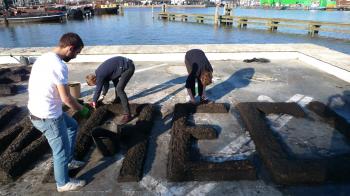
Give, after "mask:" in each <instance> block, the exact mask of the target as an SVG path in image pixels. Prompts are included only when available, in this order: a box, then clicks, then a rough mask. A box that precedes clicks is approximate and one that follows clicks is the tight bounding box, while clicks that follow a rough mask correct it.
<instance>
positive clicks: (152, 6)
mask: <svg viewBox="0 0 350 196" xmlns="http://www.w3.org/2000/svg"><path fill="white" fill-rule="evenodd" d="M152 18H154V10H153V4H152Z"/></svg>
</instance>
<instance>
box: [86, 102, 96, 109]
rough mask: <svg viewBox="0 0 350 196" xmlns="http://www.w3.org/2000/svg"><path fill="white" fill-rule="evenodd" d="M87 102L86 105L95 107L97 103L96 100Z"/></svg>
mask: <svg viewBox="0 0 350 196" xmlns="http://www.w3.org/2000/svg"><path fill="white" fill-rule="evenodd" d="M87 104H88V107H90V108H94V109H96V105H97V104H96V102H89V103H87Z"/></svg>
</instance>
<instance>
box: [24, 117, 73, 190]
mask: <svg viewBox="0 0 350 196" xmlns="http://www.w3.org/2000/svg"><path fill="white" fill-rule="evenodd" d="M31 121H32V123H33V125H34V127H35V128H37V129H38V130H39V131H41V132H42V133H43V134H44V135H45V137H46V139H47V141H48V142H49V145H50V147H51V150H52V155H53V166H54V174H55V180H56V183H57V186H63V185H65V184H66V183H68V182H69V176H68V163H69V162H70V161H71V160H72V158H73V153H74V147H75V139H76V136H77V129H78V123H77V122H76V121H75V120H74V119H73V118H71V117H69V116H68V115H67V114H66V113H63V114H62V115H61V116H60V117H58V118H56V119H43V120H33V119H31Z"/></svg>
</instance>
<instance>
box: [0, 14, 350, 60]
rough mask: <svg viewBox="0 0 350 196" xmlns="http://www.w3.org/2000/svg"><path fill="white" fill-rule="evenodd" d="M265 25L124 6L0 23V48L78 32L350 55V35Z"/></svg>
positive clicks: (95, 41)
mask: <svg viewBox="0 0 350 196" xmlns="http://www.w3.org/2000/svg"><path fill="white" fill-rule="evenodd" d="M159 11H160V9H159V8H155V9H154V12H159ZM169 11H170V12H182V13H205V14H214V11H215V8H171V9H169ZM220 13H222V10H221V11H220ZM234 15H236V16H256V17H270V18H276V17H278V18H290V19H303V20H318V21H329V22H343V23H349V22H350V12H345V11H304V10H263V9H239V8H238V9H235V10H234ZM258 28H259V27H258ZM265 28H266V27H263V28H262V27H260V29H253V28H249V27H248V29H245V30H244V29H238V28H235V27H233V28H232V27H215V26H214V25H213V24H198V23H190V22H188V23H184V22H178V21H163V20H159V19H158V18H157V15H156V14H154V18H152V10H151V8H126V9H125V14H124V16H96V17H94V18H92V19H90V20H83V21H76V20H70V21H67V22H66V23H63V24H59V23H41V24H20V25H10V26H9V27H5V26H0V47H8V48H13V47H40V46H43V47H44V46H55V45H56V43H57V41H58V38H59V37H60V36H61V35H62V34H63V33H66V32H76V33H78V34H79V35H80V36H81V37H82V38H83V40H84V42H85V45H134V44H137V45H139V44H147V45H154V44H157V45H158V44H224V43H230V44H232V43H239V44H265V43H313V44H318V45H322V46H326V47H329V48H332V49H335V50H338V51H341V52H344V53H347V54H350V34H331V33H321V35H320V37H315V38H311V37H309V36H308V35H307V32H306V31H297V30H288V29H279V30H278V32H276V33H270V32H269V31H266V29H265ZM330 36H331V37H333V38H330Z"/></svg>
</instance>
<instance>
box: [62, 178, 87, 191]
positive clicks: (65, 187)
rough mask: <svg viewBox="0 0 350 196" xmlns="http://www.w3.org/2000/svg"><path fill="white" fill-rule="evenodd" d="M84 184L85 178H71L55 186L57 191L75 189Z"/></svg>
mask: <svg viewBox="0 0 350 196" xmlns="http://www.w3.org/2000/svg"><path fill="white" fill-rule="evenodd" d="M85 184H86V182H85V180H77V179H73V178H71V179H70V180H69V182H68V183H66V184H65V185H63V186H57V191H58V192H65V191H75V190H78V189H80V188H81V187H83V186H85Z"/></svg>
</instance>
